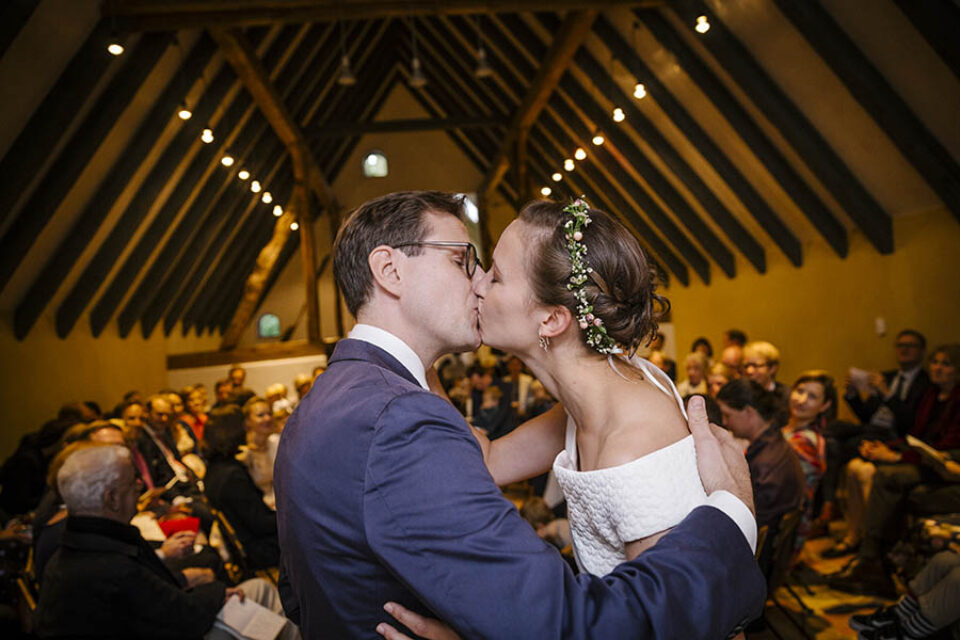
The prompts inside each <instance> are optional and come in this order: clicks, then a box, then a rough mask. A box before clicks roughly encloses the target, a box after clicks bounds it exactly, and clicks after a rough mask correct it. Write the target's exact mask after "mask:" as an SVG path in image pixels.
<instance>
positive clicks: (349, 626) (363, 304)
mask: <svg viewBox="0 0 960 640" xmlns="http://www.w3.org/2000/svg"><path fill="white" fill-rule="evenodd" d="M462 216H463V201H462V199H461V198H460V197H457V196H453V195H451V194H445V193H440V192H423V191H420V192H405V193H394V194H389V195H386V196H383V197H381V198H377V199H375V200H372V201H370V202H367V203H365V204H363V205H361V206H360V207H359V208H358V209H357V210H356V211H354V212H353V213H352V214H351V215H350V217H349V218H348V219H347V220H346V222H345V223H344V224H343V226H342V227H341V229H340V231H339V233H338V235H337V239H336V242H335V243H334V275H335V277H336V279H337V283H338V285H339V287H340V289H341V291H342V292H343V297H344V300H345V302H346V303H347V307H348V309H349V310H350V312H351V313H352V314H353V315H354V316H355V317H356V318H357V322H358V324H357V325H356V326H355V327H354V328H353V330H352V331H351V332H350V334H349V336H348V338H347V339H346V340H342V341H340V343H339V344H338V345H337V347H336V350H335V351H334V353H333V355H332V357H331V358H330V362H329V368H328V369H327V371H326V373H324V374H323V375H322V376H320V378H318V379H317V381H316V382H315V383H314V390H313V391H311V393H309V394H307V396H305V397H304V399H303V401H302V402H301V403H300V404H299V406H298V407H297V409H296V411H294V413H293V415H292V416H291V417H290V419H289V421H288V422H287V426H286V428H285V429H284V432H283V435H282V437H281V439H280V447H279V452H278V455H277V462H276V465H275V472H274V487H275V490H276V496H277V520H278V529H279V534H280V546H281V550H282V552H283V556H282V564H283V567H282V569H283V571H284V573H285V580H284V581H283V583H282V584H283V585H284V588H283V589H282V590H281V592H282V593H283V596H284V609H285V610H286V611H288V612H294V611H298V612H299V620H300V623H301V626H302V629H303V633H304V636H305V637H308V638H317V637H336V638H348V637H365V638H366V637H371V636H372V634H373V633H374V629H377V628H378V626H379V625H381V624H385V623H388V622H391V623H393V624H397V623H396V622H395V621H393V620H392V619H390V618H389V616H387V614H386V613H385V612H384V604H385V603H386V602H388V601H389V602H395V603H398V604H400V605H402V606H403V607H406V608H407V609H411V610H413V611H414V612H415V613H417V614H421V615H430V616H438V617H440V618H441V619H443V620H445V621H446V622H448V623H449V624H450V625H451V626H453V627H454V628H455V629H456V630H457V631H458V632H460V633H462V634H463V635H465V636H467V637H486V638H535V637H543V638H548V637H549V638H559V637H567V638H582V637H608V638H622V637H648V636H649V637H652V636H653V635H655V634H658V633H661V632H664V630H665V629H669V630H672V631H668V632H672V633H673V634H674V635H677V636H683V637H685V638H700V637H703V638H716V637H723V636H724V635H725V634H726V633H727V632H729V631H730V630H731V629H733V628H734V627H736V626H738V623H742V622H743V621H744V619H745V618H746V617H747V616H748V615H750V614H756V613H757V612H758V611H759V610H760V609H761V608H762V603H763V600H764V597H765V594H764V593H763V592H764V583H763V578H762V575H761V574H760V572H759V570H758V568H757V565H756V561H755V559H754V557H753V553H752V552H751V544H750V541H751V540H755V537H753V536H755V532H756V522H755V520H754V518H753V516H752V514H750V511H749V509H743V507H744V506H747V507H750V506H751V505H752V491H751V490H750V481H749V472H748V470H747V465H746V461H745V459H744V457H743V453H742V450H740V449H739V448H738V447H736V446H735V445H734V444H733V442H732V439H731V440H730V441H729V442H728V441H726V440H720V439H718V438H717V435H716V432H715V431H712V430H711V429H710V427H709V425H708V424H707V421H706V415H705V412H704V411H703V410H702V408H700V409H699V411H692V412H691V430H692V431H693V433H694V434H695V435H694V439H695V443H696V447H697V459H698V465H699V469H700V472H701V478H702V480H703V484H704V487H705V488H706V489H707V492H708V493H711V492H712V494H711V495H712V497H713V498H717V499H720V498H729V499H730V502H724V503H722V504H721V502H720V501H711V504H713V505H715V507H714V506H703V507H700V508H698V509H695V510H694V511H693V512H692V513H691V514H690V515H689V516H688V517H687V519H685V520H684V521H683V522H681V523H680V524H679V525H677V526H676V527H675V528H674V529H673V530H672V531H671V532H669V533H667V534H666V535H665V536H664V537H663V539H662V540H660V541H659V542H658V544H657V545H656V546H655V547H653V548H652V549H650V550H648V551H646V552H644V553H643V554H641V555H640V557H639V558H637V559H636V560H633V561H631V562H629V563H625V564H624V565H622V566H621V567H619V568H617V569H615V570H614V571H613V572H611V573H610V574H609V575H607V576H605V577H603V578H598V577H595V576H591V575H580V576H575V575H574V574H573V572H572V571H571V569H570V567H569V566H568V565H567V564H566V562H565V561H564V560H563V559H562V558H561V556H560V555H559V554H558V553H557V552H556V549H553V548H552V547H550V546H549V545H547V544H546V543H545V542H543V541H542V540H541V539H540V538H539V537H537V534H536V532H535V531H533V529H532V528H531V527H530V526H529V525H528V524H527V523H526V522H525V521H524V520H523V519H522V518H521V517H520V514H519V512H518V511H517V509H516V508H515V507H514V506H513V504H512V503H511V502H509V501H508V500H507V499H506V498H505V497H504V496H503V494H502V492H501V491H500V490H499V489H498V488H497V486H496V485H495V484H494V482H493V479H492V477H491V476H490V473H489V472H488V471H487V468H486V465H485V463H484V459H483V453H482V450H481V448H480V445H479V443H478V441H477V440H476V439H475V437H474V435H473V434H472V432H471V431H470V428H469V426H468V425H467V424H466V422H465V421H464V419H463V418H462V416H460V414H458V413H457V411H456V409H455V408H454V407H453V405H452V404H451V403H450V402H448V401H447V400H446V399H445V398H442V397H440V396H439V395H436V394H434V393H431V392H430V391H431V390H432V389H439V388H440V385H439V379H438V376H437V373H436V371H435V370H434V367H433V364H434V363H435V362H436V361H437V359H438V358H440V356H442V355H443V354H445V353H450V352H460V351H472V350H474V349H476V348H477V346H478V345H479V343H480V335H479V329H478V324H477V321H478V311H479V308H478V307H479V299H478V297H477V296H476V294H475V293H474V291H473V285H474V282H475V279H477V278H479V277H480V276H482V275H483V271H482V269H480V266H479V264H478V261H477V255H476V251H475V250H474V249H473V245H471V244H470V242H469V236H468V234H467V229H466V227H465V226H464V224H463V222H461V218H462ZM538 420H545V421H553V423H551V424H549V425H548V426H549V427H550V428H551V429H555V432H556V433H557V434H559V433H562V428H563V424H564V422H565V416H564V415H563V412H562V411H560V410H557V411H554V412H553V413H552V414H550V413H548V414H544V416H540V417H539V418H538ZM717 429H718V430H719V428H717ZM723 435H726V434H723ZM728 492H729V493H728ZM737 514H741V515H745V516H746V519H745V520H744V519H738V518H739V517H740V516H738V515H737ZM288 585H289V589H288V588H287V586H288ZM380 628H381V629H382V628H383V627H380Z"/></svg>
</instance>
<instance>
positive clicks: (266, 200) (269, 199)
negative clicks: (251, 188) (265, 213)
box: [260, 191, 273, 204]
mask: <svg viewBox="0 0 960 640" xmlns="http://www.w3.org/2000/svg"><path fill="white" fill-rule="evenodd" d="M260 201H261V202H263V204H270V203H271V202H273V196H272V195H270V192H269V191H264V192H263V195H262V196H260Z"/></svg>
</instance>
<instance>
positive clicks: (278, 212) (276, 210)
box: [273, 204, 283, 218]
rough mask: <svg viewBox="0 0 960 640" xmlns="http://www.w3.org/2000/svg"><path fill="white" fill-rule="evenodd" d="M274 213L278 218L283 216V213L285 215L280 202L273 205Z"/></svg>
mask: <svg viewBox="0 0 960 640" xmlns="http://www.w3.org/2000/svg"><path fill="white" fill-rule="evenodd" d="M273 215H274V216H276V217H278V218H279V217H280V216H282V215H283V207H281V206H280V205H278V204H275V205H273Z"/></svg>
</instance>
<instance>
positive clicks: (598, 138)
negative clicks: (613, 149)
mask: <svg viewBox="0 0 960 640" xmlns="http://www.w3.org/2000/svg"><path fill="white" fill-rule="evenodd" d="M604 142H606V140H605V139H604V137H603V134H602V133H600V132H599V131H598V132H596V133H595V134H593V144H595V145H597V146H598V147H599V146H600V145H602V144H603V143H604Z"/></svg>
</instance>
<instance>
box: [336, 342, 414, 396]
mask: <svg viewBox="0 0 960 640" xmlns="http://www.w3.org/2000/svg"><path fill="white" fill-rule="evenodd" d="M350 360H354V361H361V362H369V363H371V364H374V365H376V366H378V367H382V368H384V369H387V370H389V371H392V372H393V373H395V374H397V375H398V376H401V377H402V378H404V379H405V380H408V381H409V382H410V383H412V384H415V385H417V386H418V387H421V386H422V385H421V384H420V382H419V381H418V380H417V379H416V377H415V376H414V375H413V374H412V373H410V370H409V369H407V368H406V367H405V366H403V365H402V364H401V363H400V361H399V360H397V359H396V358H395V357H394V356H392V355H390V354H389V353H387V351H386V350H384V349H382V348H381V347H378V346H376V345H374V344H371V343H369V342H365V341H363V340H355V339H352V338H346V339H344V340H341V341H340V342H338V343H337V346H336V347H335V348H334V350H333V355H332V356H330V364H331V365H332V364H333V363H334V362H339V361H344V362H346V361H350Z"/></svg>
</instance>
